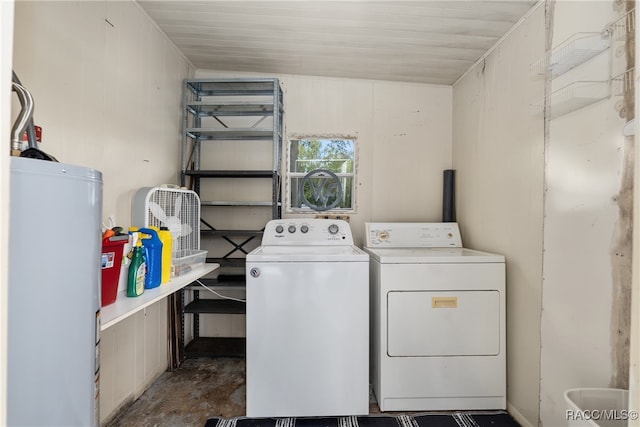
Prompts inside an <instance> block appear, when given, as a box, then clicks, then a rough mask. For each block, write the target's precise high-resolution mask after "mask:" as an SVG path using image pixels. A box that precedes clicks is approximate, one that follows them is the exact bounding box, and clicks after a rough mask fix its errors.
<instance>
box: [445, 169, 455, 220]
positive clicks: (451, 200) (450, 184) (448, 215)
mask: <svg viewBox="0 0 640 427" xmlns="http://www.w3.org/2000/svg"><path fill="white" fill-rule="evenodd" d="M443 175H444V176H443V189H442V222H456V171H455V170H454V169H445V171H444V174H443Z"/></svg>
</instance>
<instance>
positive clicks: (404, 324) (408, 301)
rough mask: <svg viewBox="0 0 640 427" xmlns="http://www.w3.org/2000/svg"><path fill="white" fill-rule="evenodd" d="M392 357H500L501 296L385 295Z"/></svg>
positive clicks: (458, 293)
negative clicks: (498, 355)
mask: <svg viewBox="0 0 640 427" xmlns="http://www.w3.org/2000/svg"><path fill="white" fill-rule="evenodd" d="M387 309H388V318H387V321H388V323H387V334H388V335H387V352H388V354H389V356H392V357H393V356H422V357H424V356H492V355H497V354H499V353H500V293H499V292H498V291H497V290H482V291H455V290H451V291H391V292H389V293H387Z"/></svg>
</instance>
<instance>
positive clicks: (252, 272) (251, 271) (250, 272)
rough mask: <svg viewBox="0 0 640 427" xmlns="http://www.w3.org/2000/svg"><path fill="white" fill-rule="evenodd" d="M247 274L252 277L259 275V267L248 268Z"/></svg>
mask: <svg viewBox="0 0 640 427" xmlns="http://www.w3.org/2000/svg"><path fill="white" fill-rule="evenodd" d="M249 274H250V275H251V277H253V278H256V277H259V276H260V269H259V268H257V267H253V268H252V269H251V270H249Z"/></svg>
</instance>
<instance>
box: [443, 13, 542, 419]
mask: <svg viewBox="0 0 640 427" xmlns="http://www.w3.org/2000/svg"><path fill="white" fill-rule="evenodd" d="M543 53H544V8H543V7H539V8H537V9H536V10H535V11H534V12H533V14H532V15H531V16H530V17H529V18H527V19H526V20H525V21H524V22H523V23H522V24H521V25H519V26H518V27H517V28H515V30H514V31H513V33H512V34H510V35H509V36H508V37H507V38H506V39H505V40H504V41H503V42H502V43H500V44H499V46H497V47H496V48H495V50H494V51H493V52H491V53H490V54H489V55H488V57H487V58H486V59H485V60H484V61H482V62H480V63H478V64H476V65H475V66H474V67H473V68H472V69H471V70H470V71H469V72H468V73H467V74H466V75H465V76H464V77H463V78H462V79H460V80H458V82H456V84H455V85H454V87H453V168H454V169H456V180H457V183H456V187H457V206H458V212H457V213H458V222H459V224H460V228H461V232H462V234H463V236H462V237H463V242H465V246H468V247H472V248H476V249H481V250H486V251H489V252H496V253H501V254H504V255H505V256H506V260H507V349H506V350H507V400H508V405H509V410H510V412H511V413H512V414H513V415H514V416H516V417H517V419H518V421H520V422H521V423H522V424H523V425H527V424H529V425H533V426H535V425H537V422H538V402H539V378H540V376H539V366H540V310H541V298H542V227H543V223H542V220H543V218H542V214H543V171H544V157H543V156H544V126H543V125H544V123H543V120H542V118H541V117H540V116H538V115H535V114H533V113H532V111H531V110H530V107H529V104H530V103H532V102H533V101H534V100H536V99H537V98H540V97H541V96H543V94H544V81H543V80H541V79H533V78H532V77H531V75H530V72H529V66H530V64H532V63H534V62H535V61H536V60H538V59H539V58H541V57H542V55H543Z"/></svg>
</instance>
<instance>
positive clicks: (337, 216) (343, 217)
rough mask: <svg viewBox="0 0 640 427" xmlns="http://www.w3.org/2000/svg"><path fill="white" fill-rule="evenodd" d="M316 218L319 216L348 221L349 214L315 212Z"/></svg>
mask: <svg viewBox="0 0 640 427" xmlns="http://www.w3.org/2000/svg"><path fill="white" fill-rule="evenodd" d="M316 218H320V219H341V220H342V221H346V222H349V215H340V214H316Z"/></svg>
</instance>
